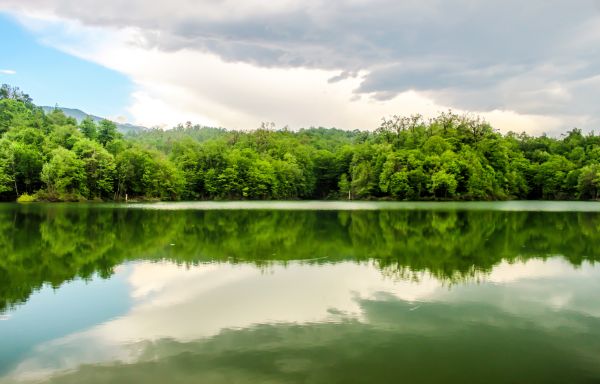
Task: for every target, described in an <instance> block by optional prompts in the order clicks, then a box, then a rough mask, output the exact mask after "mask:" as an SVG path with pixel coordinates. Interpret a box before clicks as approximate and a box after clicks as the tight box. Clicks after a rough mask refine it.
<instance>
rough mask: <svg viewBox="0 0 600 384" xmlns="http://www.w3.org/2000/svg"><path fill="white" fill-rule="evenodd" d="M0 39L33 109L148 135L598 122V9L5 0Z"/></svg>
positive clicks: (507, 3) (342, 0) (462, 1)
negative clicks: (384, 123)
mask: <svg viewBox="0 0 600 384" xmlns="http://www.w3.org/2000/svg"><path fill="white" fill-rule="evenodd" d="M0 42H1V44H0V46H1V47H2V48H1V49H2V51H3V53H2V55H0V82H2V83H9V84H12V85H16V86H19V87H21V88H22V89H23V90H25V91H26V92H27V93H29V94H30V95H31V96H32V97H33V98H34V101H36V102H37V103H38V104H49V105H54V104H59V105H60V106H64V107H74V108H80V109H83V110H85V111H86V112H88V113H93V114H96V115H100V116H105V117H109V118H113V119H116V120H120V121H123V120H127V121H129V122H132V123H136V124H142V125H146V126H161V127H170V126H173V125H175V124H178V123H183V122H186V121H191V122H193V123H197V124H203V125H212V126H222V127H226V128H234V129H253V128H257V127H258V126H260V124H261V122H270V121H272V122H274V123H276V125H277V126H278V127H283V126H286V125H287V126H289V127H290V128H300V127H309V126H325V127H338V128H342V129H375V128H377V126H378V125H379V123H380V122H381V119H382V118H383V117H390V116H392V115H411V114H417V113H420V114H423V115H424V116H426V117H431V116H435V115H436V114H438V113H439V112H442V111H446V110H448V109H452V110H453V111H455V112H457V113H471V114H476V115H480V116H482V117H484V118H485V119H487V120H488V121H490V122H491V123H492V124H493V125H494V126H495V127H496V128H498V129H499V130H501V131H503V132H506V131H510V130H512V131H517V132H521V131H526V132H529V133H532V134H540V133H542V132H545V133H548V134H558V133H560V132H564V131H565V130H567V129H571V128H573V127H579V128H582V129H583V130H584V131H591V130H593V129H595V128H597V127H598V126H600V103H598V102H597V100H598V97H599V96H600V0H573V1H570V2H566V1H562V0H561V1H558V0H530V1H527V2H523V1H516V0H502V1H500V0H488V1H485V2H484V1H473V0H453V1H443V0H420V1H417V0H403V1H398V0H371V1H366V0H337V1H335V0H328V1H327V0H302V1H300V0H279V1H277V2H267V1H258V0H246V1H244V2H239V1H233V0H218V1H215V0H210V1H209V0H170V1H168V2H164V1H148V0H104V1H102V2H98V1H94V0H28V1H23V0H1V1H0Z"/></svg>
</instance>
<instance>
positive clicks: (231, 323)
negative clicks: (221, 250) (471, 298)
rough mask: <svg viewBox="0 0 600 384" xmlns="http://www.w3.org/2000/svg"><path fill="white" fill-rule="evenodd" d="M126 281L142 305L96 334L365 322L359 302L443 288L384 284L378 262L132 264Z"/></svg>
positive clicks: (428, 282) (190, 335) (419, 295)
mask: <svg viewBox="0 0 600 384" xmlns="http://www.w3.org/2000/svg"><path fill="white" fill-rule="evenodd" d="M129 281H130V284H131V286H132V296H133V297H134V298H136V299H137V300H138V301H137V303H136V304H135V305H134V307H133V308H132V310H131V311H130V313H129V314H128V315H127V316H124V317H122V318H120V319H116V320H114V321H112V322H109V323H107V324H105V325H102V326H101V327H99V328H97V329H96V332H98V333H99V334H101V335H102V337H103V338H109V339H113V340H115V341H119V342H126V341H130V340H137V339H141V338H143V339H157V338H163V337H168V338H174V339H178V340H193V339H196V338H200V337H206V336H211V335H214V334H217V333H218V332H219V331H221V330H222V329H224V328H243V327H248V326H251V325H254V324H264V323H281V322H289V323H308V322H324V321H335V318H336V317H339V314H343V315H344V316H351V317H356V318H360V317H361V308H360V305H359V304H358V303H357V299H360V298H362V299H365V298H371V297H374V295H376V294H377V293H378V292H389V293H391V294H393V295H394V296H396V297H398V298H400V299H402V300H408V301H414V300H425V299H427V298H428V297H430V296H431V295H433V294H434V292H435V290H436V289H437V288H438V287H439V286H440V283H439V282H437V281H436V280H434V279H431V278H429V279H425V280H424V281H420V282H418V283H417V282H412V281H397V282H394V281H391V280H389V279H382V277H381V274H380V272H379V270H378V269H377V268H376V267H375V266H374V265H372V264H370V263H369V264H355V263H351V262H346V263H339V264H323V265H319V266H318V267H315V266H314V265H303V264H296V263H292V264H291V265H289V266H287V267H286V266H282V265H272V266H269V267H267V269H266V270H262V271H261V270H260V269H258V268H256V267H255V266H252V265H230V264H212V265H201V266H198V267H193V268H191V269H189V270H186V269H185V268H182V267H178V266H175V265H173V264H169V263H160V264H146V263H144V264H138V265H135V266H134V267H133V272H132V274H131V277H130V280H129ZM336 314H338V315H336ZM174 324H176V325H177V326H176V327H174V326H173V325H174Z"/></svg>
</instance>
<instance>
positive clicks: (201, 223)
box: [0, 205, 600, 309]
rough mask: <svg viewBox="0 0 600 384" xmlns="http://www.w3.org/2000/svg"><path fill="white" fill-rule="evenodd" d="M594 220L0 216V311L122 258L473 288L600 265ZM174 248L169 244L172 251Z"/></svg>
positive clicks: (48, 209) (31, 212) (42, 210)
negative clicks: (334, 268) (427, 277)
mask: <svg viewBox="0 0 600 384" xmlns="http://www.w3.org/2000/svg"><path fill="white" fill-rule="evenodd" d="M598 240H600V214H597V213H542V212H497V211H352V212H349V211H340V212H334V211H159V210H136V209H110V208H106V207H105V206H76V207H74V206H69V205H52V206H45V205H31V206H19V207H14V208H13V207H12V206H5V207H3V208H2V210H0V249H2V250H4V255H3V257H2V258H1V259H0V309H3V308H6V307H7V306H10V305H12V304H15V303H19V302H22V301H24V300H26V299H27V297H28V296H29V295H30V294H31V292H32V291H33V290H35V289H38V288H39V287H40V286H41V285H42V284H44V283H49V284H51V285H53V286H58V285H60V284H61V283H63V282H64V281H67V280H69V279H72V278H75V277H81V278H90V277H91V276H92V275H93V274H94V273H98V274H99V275H100V276H102V277H108V276H110V275H111V273H112V270H113V268H114V267H115V266H116V265H118V264H120V263H122V262H124V261H127V260H136V259H145V260H162V259H166V260H170V261H174V262H177V263H182V264H197V263H203V262H215V261H217V262H251V263H256V264H259V265H262V264H268V263H270V262H286V261H290V260H304V261H305V262H310V263H324V262H336V261H340V260H356V261H361V260H368V259H372V260H374V262H375V263H376V265H377V266H378V267H379V268H380V269H381V270H382V271H383V272H384V273H385V274H386V275H393V276H394V277H396V278H414V277H415V276H418V275H419V273H421V272H427V273H431V274H432V275H434V276H436V277H437V278H439V279H443V280H449V281H460V280H464V279H473V278H476V277H477V276H479V275H480V274H481V273H485V272H488V271H490V270H491V268H492V267H493V266H494V265H496V264H498V263H499V262H500V261H502V260H506V261H509V262H513V261H517V260H526V259H528V258H531V257H542V258H545V257H549V256H554V255H563V256H564V257H565V258H566V259H567V260H569V261H570V262H571V263H572V264H574V265H578V264H580V263H581V262H582V261H584V260H591V261H597V260H600V249H599V248H598V247H596V244H598V243H599V241H598ZM171 244H173V245H171Z"/></svg>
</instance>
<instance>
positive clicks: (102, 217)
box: [0, 202, 600, 384]
mask: <svg viewBox="0 0 600 384" xmlns="http://www.w3.org/2000/svg"><path fill="white" fill-rule="evenodd" d="M598 261H600V203H572V202H559V203H543V202H505V203H368V202H367V203H324V202H314V203H312V202H294V203H168V204H167V203H164V204H130V205H109V204H102V205H91V204H90V205H85V204H54V205H46V204H31V205H16V204H3V205H0V383H13V382H15V383H19V382H25V383H26V382H51V383H78V384H79V383H131V382H139V383H599V382H600V267H598V263H597V262H598Z"/></svg>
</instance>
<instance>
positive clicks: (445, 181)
mask: <svg viewBox="0 0 600 384" xmlns="http://www.w3.org/2000/svg"><path fill="white" fill-rule="evenodd" d="M365 128H369V127H365ZM0 135H1V136H0V199H1V200H5V201H9V200H16V199H18V198H20V199H21V201H31V200H46V201H80V200H99V201H106V200H123V199H125V198H126V196H127V197H128V198H130V199H132V198H133V199H157V200H205V199H394V200H434V199H444V200H448V199H456V200H497V199H548V200H559V199H560V200H563V199H573V200H574V199H584V200H589V199H598V198H599V197H600V136H596V135H595V134H593V133H592V134H583V133H582V132H581V130H579V129H572V130H571V131H568V132H566V133H565V134H564V135H562V136H561V137H560V138H552V137H548V136H545V135H544V136H539V137H532V136H529V135H527V134H524V133H520V134H517V133H512V132H511V133H508V134H504V135H503V134H500V133H498V132H497V131H495V130H494V129H493V128H492V127H491V126H490V125H489V124H488V123H487V122H485V121H483V120H482V119H480V118H477V117H471V116H459V115H456V114H453V113H451V112H447V113H442V114H440V115H439V116H438V117H436V118H434V119H430V120H425V119H423V118H422V117H420V116H413V117H396V116H395V117H393V118H390V119H385V120H384V121H383V122H382V123H381V125H380V126H379V127H378V128H377V129H376V130H375V131H372V132H369V131H344V130H339V129H333V128H332V129H325V128H308V129H301V130H299V131H291V130H288V129H286V128H283V129H275V128H274V126H273V125H272V124H262V126H261V127H260V128H258V129H255V130H251V131H231V130H226V129H221V128H209V127H200V126H193V125H191V124H187V125H185V126H183V125H181V126H177V127H175V128H173V129H171V130H161V129H150V130H147V131H142V132H138V133H130V134H127V135H125V136H124V135H122V134H121V133H119V132H118V131H117V127H116V125H115V124H114V123H112V122H110V121H108V120H104V121H101V122H99V123H96V122H94V121H92V120H90V119H87V120H83V121H81V122H79V123H78V122H77V121H76V120H75V119H73V118H70V117H67V116H65V115H64V114H63V113H62V112H61V111H60V110H54V111H51V112H49V113H47V114H45V113H44V112H43V110H42V109H41V108H39V107H37V106H36V105H35V104H33V102H32V100H31V98H30V97H29V96H28V95H26V94H24V93H23V92H21V91H20V90H19V89H18V88H11V87H9V86H6V85H5V86H2V88H1V89H0Z"/></svg>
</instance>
